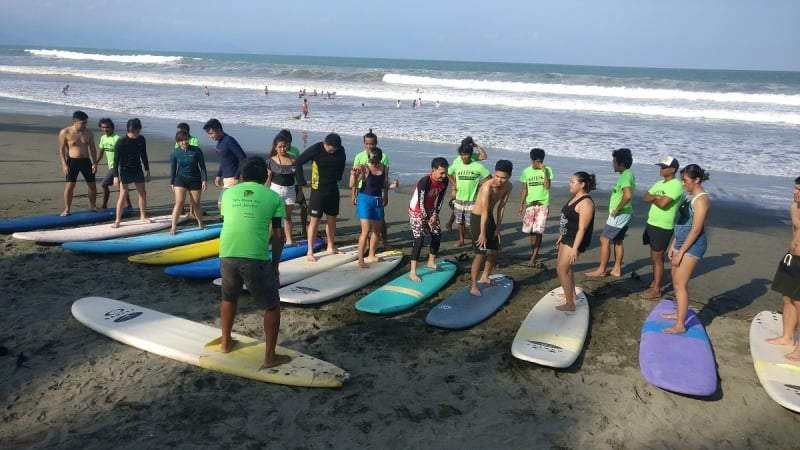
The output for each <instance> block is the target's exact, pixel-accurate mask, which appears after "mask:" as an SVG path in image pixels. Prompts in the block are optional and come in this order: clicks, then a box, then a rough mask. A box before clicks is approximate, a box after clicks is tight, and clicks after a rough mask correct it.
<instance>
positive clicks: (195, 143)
mask: <svg viewBox="0 0 800 450" xmlns="http://www.w3.org/2000/svg"><path fill="white" fill-rule="evenodd" d="M189 146H190V147H192V146H193V147H197V148H200V139H197V138H196V137H194V136H189ZM178 147H180V145H178V143H177V142H176V143H175V148H178Z"/></svg>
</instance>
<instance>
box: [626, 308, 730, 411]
mask: <svg viewBox="0 0 800 450" xmlns="http://www.w3.org/2000/svg"><path fill="white" fill-rule="evenodd" d="M674 312H675V302H673V301H672V300H661V302H660V303H659V304H658V305H656V307H655V308H653V311H651V312H650V315H648V316H647V321H646V322H645V323H644V326H643V327H642V339H641V342H640V343H639V367H641V369H642V376H643V377H644V379H645V381H647V382H648V383H650V384H652V385H654V386H658V387H660V388H662V389H666V390H668V391H672V392H677V393H679V394H686V395H696V396H701V397H705V396H709V395H712V394H714V393H715V392H717V365H716V362H715V361H714V353H713V351H712V350H711V341H709V340H708V335H707V334H706V330H705V329H704V328H703V324H701V323H700V319H698V318H697V316H696V315H695V313H694V311H692V310H691V309H689V313H688V314H687V316H686V333H683V334H668V333H664V332H663V331H662V330H664V329H665V328H669V327H671V326H672V325H673V324H674V323H675V321H674V320H670V319H664V318H662V317H661V315H662V314H668V313H674Z"/></svg>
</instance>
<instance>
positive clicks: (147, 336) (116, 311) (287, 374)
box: [72, 297, 348, 388]
mask: <svg viewBox="0 0 800 450" xmlns="http://www.w3.org/2000/svg"><path fill="white" fill-rule="evenodd" d="M72 315H73V316H74V317H75V319H77V320H78V321H79V322H81V323H82V324H84V325H86V326H87V327H89V328H91V329H92V330H94V331H97V332H98V333H100V334H103V335H105V336H108V337H110V338H112V339H115V340H117V341H119V342H122V343H124V344H128V345H130V346H133V347H136V348H139V349H142V350H145V351H148V352H150V353H155V354H156V355H160V356H164V357H167V358H170V359H174V360H177V361H181V362H184V363H187V364H192V365H195V366H198V367H203V368H205V369H211V370H215V371H217V372H222V373H227V374H231V375H237V376H240V377H244V378H250V379H253V380H258V381H265V382H267V383H277V384H286V385H291V386H304V387H329V388H337V387H341V386H342V383H343V382H344V381H345V380H346V379H347V378H348V374H347V372H345V371H344V370H342V369H340V368H339V367H336V366H334V365H333V364H330V363H327V362H325V361H322V360H319V359H317V358H314V357H312V356H308V355H305V354H303V353H300V352H296V351H294V350H290V349H287V348H283V347H277V348H276V352H277V353H278V354H281V355H289V356H291V357H292V360H291V361H290V362H288V363H286V364H283V365H280V366H276V367H273V368H269V369H261V364H262V363H263V361H264V342H263V341H259V340H256V339H252V338H250V337H247V336H242V335H239V334H235V335H234V336H233V337H234V339H236V340H237V341H238V344H237V345H236V346H235V347H234V348H233V350H232V351H231V352H230V353H220V351H219V345H220V334H221V332H220V330H219V329H217V328H215V327H212V326H209V325H205V324H202V323H198V322H192V321H190V320H186V319H182V318H180V317H175V316H171V315H169V314H164V313H161V312H158V311H154V310H152V309H148V308H143V307H141V306H136V305H133V304H130V303H125V302H121V301H118V300H113V299H110V298H104V297H86V298H82V299H80V300H77V301H75V303H73V304H72Z"/></svg>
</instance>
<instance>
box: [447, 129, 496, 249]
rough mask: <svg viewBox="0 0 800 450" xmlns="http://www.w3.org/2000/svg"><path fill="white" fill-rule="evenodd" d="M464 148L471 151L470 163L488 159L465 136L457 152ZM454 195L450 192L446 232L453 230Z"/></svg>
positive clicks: (480, 148) (454, 213) (470, 138)
mask: <svg viewBox="0 0 800 450" xmlns="http://www.w3.org/2000/svg"><path fill="white" fill-rule="evenodd" d="M465 147H469V148H471V149H472V150H471V155H472V157H471V161H472V162H476V161H484V160H486V158H488V157H489V156H488V155H487V154H486V151H485V150H484V149H483V147H481V146H480V145H479V144H478V143H477V142H475V140H474V139H472V136H467V137H465V138H464V139H462V140H461V144H460V145H459V147H458V148H459V151H460V149H461V148H465ZM475 149H478V153H477V154H476V153H475ZM459 156H461V155H460V154H459ZM454 164H455V163H454ZM451 181H452V178H451ZM456 187H457V186H455V183H454V185H453V188H456ZM455 194H456V193H455V192H451V195H450V209H451V210H452V212H451V213H450V218H449V219H448V220H447V223H446V224H445V229H446V230H447V231H451V230H452V229H453V222H455V220H456V211H455V201H456V195H455ZM466 223H467V224H469V219H467V221H466ZM462 241H463V239H462ZM462 245H463V244H462Z"/></svg>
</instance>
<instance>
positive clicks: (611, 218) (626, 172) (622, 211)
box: [586, 148, 636, 278]
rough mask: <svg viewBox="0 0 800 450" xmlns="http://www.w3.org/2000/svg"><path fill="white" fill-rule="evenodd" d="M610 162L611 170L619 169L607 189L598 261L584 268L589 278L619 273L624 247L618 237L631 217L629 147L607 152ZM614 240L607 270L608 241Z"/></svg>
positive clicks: (632, 185)
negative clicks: (611, 264) (609, 197)
mask: <svg viewBox="0 0 800 450" xmlns="http://www.w3.org/2000/svg"><path fill="white" fill-rule="evenodd" d="M611 157H612V160H611V164H612V166H613V167H614V172H617V173H619V176H618V177H617V183H616V184H615V185H614V190H613V191H612V192H611V200H610V201H609V203H608V220H606V225H605V226H604V227H603V231H601V232H600V265H599V266H598V267H597V268H596V269H595V270H593V271H591V272H586V276H587V277H589V278H600V277H605V276H608V275H611V276H612V277H620V276H622V257H623V256H624V255H625V249H624V248H623V246H622V241H623V240H624V239H625V233H627V232H628V224H629V223H630V221H631V217H633V204H631V199H632V198H633V191H634V190H635V189H636V178H635V177H634V175H633V171H632V170H631V166H632V165H633V155H632V154H631V151H630V149H627V148H620V149H617V150H614V151H613V152H611ZM612 242H613V243H614V267H612V268H611V270H607V269H606V266H608V262H609V259H610V258H611V243H612Z"/></svg>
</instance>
